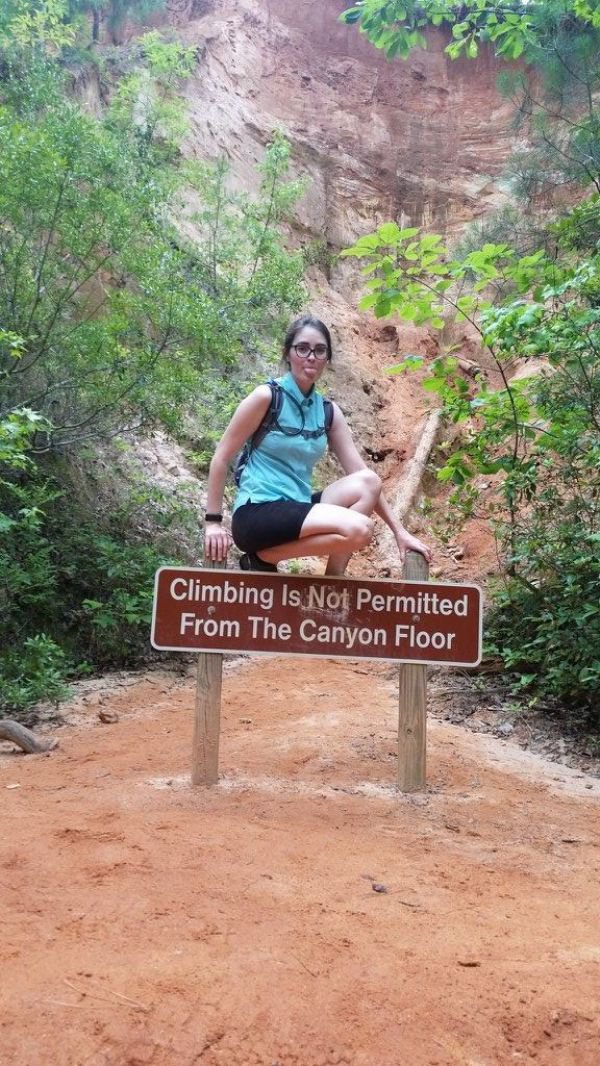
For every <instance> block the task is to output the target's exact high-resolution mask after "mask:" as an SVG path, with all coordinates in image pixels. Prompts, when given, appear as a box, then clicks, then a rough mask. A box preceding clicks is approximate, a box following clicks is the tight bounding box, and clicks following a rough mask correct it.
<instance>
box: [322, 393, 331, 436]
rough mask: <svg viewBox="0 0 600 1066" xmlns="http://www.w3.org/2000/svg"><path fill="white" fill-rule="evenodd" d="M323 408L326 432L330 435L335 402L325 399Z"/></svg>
mask: <svg viewBox="0 0 600 1066" xmlns="http://www.w3.org/2000/svg"><path fill="white" fill-rule="evenodd" d="M323 410H324V412H325V432H326V434H327V436H329V430H330V429H331V427H332V425H333V403H332V401H331V400H323Z"/></svg>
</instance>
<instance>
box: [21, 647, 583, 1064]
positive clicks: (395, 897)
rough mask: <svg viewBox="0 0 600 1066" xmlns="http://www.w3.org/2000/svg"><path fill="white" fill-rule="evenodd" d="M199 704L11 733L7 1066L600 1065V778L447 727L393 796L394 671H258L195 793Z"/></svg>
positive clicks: (116, 694)
mask: <svg viewBox="0 0 600 1066" xmlns="http://www.w3.org/2000/svg"><path fill="white" fill-rule="evenodd" d="M193 696H194V684H193V679H191V678H189V677H187V678H184V679H181V678H180V679H176V678H174V677H173V676H169V675H163V674H160V675H155V676H154V677H151V678H150V679H146V680H136V681H135V682H134V683H132V684H129V685H121V686H116V687H113V688H112V689H111V688H106V687H105V688H104V689H101V688H99V689H98V692H97V694H96V695H94V694H93V693H92V695H90V696H88V698H87V702H86V703H85V704H84V703H82V702H81V701H80V703H79V704H75V705H72V706H71V707H70V708H68V714H69V719H70V724H69V725H67V726H66V727H65V728H63V729H61V730H59V736H60V740H61V749H60V750H59V751H58V752H57V753H54V754H52V755H50V756H27V757H25V756H22V755H18V754H11V753H9V751H8V747H7V746H6V745H5V746H3V751H2V754H1V757H0V795H1V796H2V806H3V824H4V833H3V839H2V844H1V857H2V864H1V870H0V882H1V888H2V899H3V906H2V918H3V923H2V924H3V929H2V937H1V947H2V955H3V962H2V976H3V979H2V992H1V996H2V1001H3V1003H2V1011H1V1025H2V1029H1V1032H0V1062H1V1063H2V1066H13V1064H18V1066H46V1064H48V1066H50V1064H51V1066H145V1064H150V1066H192V1064H197V1066H219V1064H225V1066H275V1064H277V1066H333V1064H336V1063H337V1064H346V1066H434V1064H438V1066H446V1064H448V1066H450V1064H460V1066H492V1064H494V1066H495V1064H505V1063H506V1064H508V1063H511V1064H512V1063H537V1064H546V1063H552V1064H559V1066H567V1064H573V1066H596V1064H597V1063H598V1061H599V1059H600V1052H599V1046H600V1043H599V1040H600V1024H599V1015H598V1007H599V996H600V914H599V910H600V900H599V893H598V872H599V868H600V851H599V846H600V828H599V824H598V800H599V798H600V782H599V781H598V780H597V779H592V778H585V777H583V775H581V774H577V773H576V772H575V771H573V770H569V769H567V768H563V767H560V768H557V767H556V765H555V764H550V763H544V762H543V761H542V760H541V759H540V758H539V757H536V756H531V755H525V754H523V753H521V752H519V751H518V750H517V749H514V748H512V749H511V748H510V747H509V746H507V745H506V744H505V743H503V742H502V741H499V740H493V741H492V740H490V738H489V737H481V736H477V735H471V734H468V733H466V732H465V731H462V730H461V729H460V728H457V727H453V726H450V725H447V724H445V723H436V722H435V721H434V722H432V723H431V727H430V731H429V771H428V778H429V787H428V790H427V792H426V793H425V794H422V795H417V796H413V797H402V796H398V795H397V794H396V793H395V792H394V790H393V787H392V783H393V780H394V773H395V730H396V685H395V681H394V679H393V676H392V674H391V672H390V670H389V668H388V667H382V666H379V665H376V666H371V665H370V664H367V665H358V664H356V663H341V662H333V661H327V660H325V661H319V662H316V661H314V660H312V661H311V660H290V659H288V660H277V659H263V660H253V661H250V662H248V661H246V662H244V661H242V662H241V663H237V664H233V665H232V666H231V667H230V668H229V669H228V673H227V679H226V683H225V686H224V700H225V708H224V721H223V732H222V755H221V766H222V771H223V777H222V781H221V783H220V784H219V786H217V787H216V788H214V789H212V790H209V791H203V790H192V789H191V788H190V787H189V786H188V783H187V775H188V772H189V760H190V750H191V710H192V706H193ZM100 704H101V705H102V708H103V710H114V711H117V712H118V714H119V716H120V719H119V721H118V722H117V723H115V724H112V725H102V724H100V723H99V722H98V719H97V710H98V707H99V705H100ZM14 786H19V787H14ZM590 786H591V787H590ZM377 889H380V890H377Z"/></svg>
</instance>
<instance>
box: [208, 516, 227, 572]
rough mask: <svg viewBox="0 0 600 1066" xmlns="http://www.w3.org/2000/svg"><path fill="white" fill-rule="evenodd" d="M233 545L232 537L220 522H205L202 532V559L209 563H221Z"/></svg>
mask: <svg viewBox="0 0 600 1066" xmlns="http://www.w3.org/2000/svg"><path fill="white" fill-rule="evenodd" d="M232 544H233V537H232V536H231V533H229V532H228V530H226V529H223V526H222V525H221V523H220V522H207V524H206V528H205V530H204V557H205V558H206V559H210V561H211V563H223V562H225V561H226V560H227V553H228V551H229V549H230V547H231V545H232Z"/></svg>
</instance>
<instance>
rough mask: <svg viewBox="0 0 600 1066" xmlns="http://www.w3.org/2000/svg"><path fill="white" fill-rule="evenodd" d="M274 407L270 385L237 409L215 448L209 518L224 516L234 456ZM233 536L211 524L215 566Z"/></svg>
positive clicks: (209, 550) (207, 544) (210, 553)
mask: <svg viewBox="0 0 600 1066" xmlns="http://www.w3.org/2000/svg"><path fill="white" fill-rule="evenodd" d="M270 403H271V388H270V386H269V385H259V386H258V387H257V388H256V389H254V391H253V392H251V393H250V395H249V396H246V398H245V400H242V402H241V403H240V404H239V406H238V407H237V409H236V411H235V414H234V415H233V418H232V419H231V422H230V423H229V425H228V426H227V429H226V430H225V432H224V434H223V436H222V437H221V440H220V441H219V443H218V444H217V447H216V448H215V454H214V455H213V458H212V461H211V464H210V468H209V472H208V486H207V494H206V511H207V514H221V511H222V507H223V493H224V491H225V482H226V481H227V476H228V474H229V467H230V465H231V461H232V459H233V458H234V456H236V455H237V453H238V452H239V451H240V449H241V448H242V447H243V446H244V444H245V443H246V441H247V440H248V439H249V438H250V437H251V436H252V435H253V433H255V432H256V430H257V429H258V427H259V426H260V424H261V422H262V420H263V418H264V417H265V415H266V413H267V410H268V408H269V405H270ZM231 544H232V539H231V534H230V533H229V532H228V531H227V530H226V529H223V527H222V525H221V524H220V522H207V523H206V529H205V533H204V554H205V555H206V557H207V559H210V560H211V561H212V562H222V561H223V560H224V559H226V558H227V552H228V551H229V548H230V547H231Z"/></svg>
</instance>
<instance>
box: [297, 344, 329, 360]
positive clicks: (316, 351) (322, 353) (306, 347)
mask: <svg viewBox="0 0 600 1066" xmlns="http://www.w3.org/2000/svg"><path fill="white" fill-rule="evenodd" d="M292 348H293V349H294V351H295V353H296V355H297V356H299V357H300V359H308V357H309V355H314V357H315V359H316V360H317V361H318V362H322V361H323V359H327V356H328V355H329V349H328V347H327V345H326V344H315V346H314V348H311V346H310V344H307V343H306V342H305V341H301V342H300V344H292Z"/></svg>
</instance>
